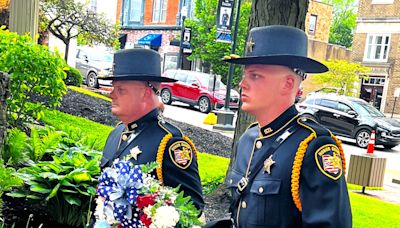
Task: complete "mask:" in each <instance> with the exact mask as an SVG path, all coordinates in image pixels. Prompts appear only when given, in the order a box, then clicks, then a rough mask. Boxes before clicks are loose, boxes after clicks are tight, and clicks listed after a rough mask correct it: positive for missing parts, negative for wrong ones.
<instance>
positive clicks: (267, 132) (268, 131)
mask: <svg viewBox="0 0 400 228" xmlns="http://www.w3.org/2000/svg"><path fill="white" fill-rule="evenodd" d="M271 132H273V130H272V128H270V127H269V128H266V129H264V134H265V135H267V134H269V133H271Z"/></svg>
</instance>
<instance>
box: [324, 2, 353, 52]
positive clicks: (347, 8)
mask: <svg viewBox="0 0 400 228" xmlns="http://www.w3.org/2000/svg"><path fill="white" fill-rule="evenodd" d="M322 2H325V3H328V4H331V5H333V14H334V15H333V21H332V25H331V29H330V33H329V43H332V44H338V45H342V46H345V47H347V48H349V47H351V46H352V43H353V32H354V28H355V27H356V18H357V13H356V11H357V3H356V1H355V0H323V1H322Z"/></svg>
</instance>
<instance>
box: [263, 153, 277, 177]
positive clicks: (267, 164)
mask: <svg viewBox="0 0 400 228" xmlns="http://www.w3.org/2000/svg"><path fill="white" fill-rule="evenodd" d="M273 164H275V161H274V160H272V154H271V155H270V156H269V158H267V159H265V161H264V173H265V172H267V173H268V174H271V166H272V165H273Z"/></svg>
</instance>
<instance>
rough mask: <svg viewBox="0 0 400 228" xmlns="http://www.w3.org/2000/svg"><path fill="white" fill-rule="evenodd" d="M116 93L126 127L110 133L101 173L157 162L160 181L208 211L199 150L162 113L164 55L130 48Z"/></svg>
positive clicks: (121, 56)
mask: <svg viewBox="0 0 400 228" xmlns="http://www.w3.org/2000/svg"><path fill="white" fill-rule="evenodd" d="M106 79H108V80H112V85H113V87H114V88H113V91H112V92H111V95H110V97H111V99H112V108H111V110H112V113H113V114H114V115H115V116H117V117H118V118H119V119H120V120H121V123H120V124H119V125H118V126H117V127H116V128H115V129H114V130H113V131H112V132H111V133H110V135H109V136H108V139H107V142H106V145H105V147H104V151H103V157H102V159H101V164H100V166H101V168H104V167H106V166H111V165H112V163H113V161H114V160H115V159H117V158H119V159H122V158H124V159H130V160H131V161H132V162H133V163H134V164H146V163H149V162H154V161H157V162H158V163H159V164H160V167H158V168H157V169H156V171H155V173H154V174H155V176H156V177H157V179H158V180H160V181H161V182H162V183H163V184H165V185H167V186H171V187H177V186H178V185H180V186H181V190H183V191H184V194H185V196H188V195H189V196H191V199H192V201H193V202H194V204H195V206H196V207H197V208H198V209H201V210H202V209H203V207H204V201H203V197H202V187H201V183H200V178H199V172H198V164H197V151H196V148H195V146H194V144H193V143H192V142H191V140H190V139H189V138H188V137H187V136H185V135H184V134H183V133H182V132H181V130H180V129H178V128H177V127H175V126H173V125H171V124H169V123H167V122H165V121H164V120H163V118H162V116H161V115H160V114H159V103H160V102H159V100H158V96H157V94H158V91H159V88H160V82H174V81H176V80H174V79H170V78H166V77H162V76H161V70H160V55H159V54H158V53H157V52H155V51H153V50H149V49H129V50H122V51H118V52H116V53H115V55H114V74H113V76H112V77H110V78H106Z"/></svg>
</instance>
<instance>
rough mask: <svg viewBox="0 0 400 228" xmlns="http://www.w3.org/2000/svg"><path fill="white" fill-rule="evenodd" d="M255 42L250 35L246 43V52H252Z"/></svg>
mask: <svg viewBox="0 0 400 228" xmlns="http://www.w3.org/2000/svg"><path fill="white" fill-rule="evenodd" d="M254 45H255V43H254V42H253V38H251V37H250V40H249V41H247V43H246V48H247V52H249V53H250V52H253V47H254Z"/></svg>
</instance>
